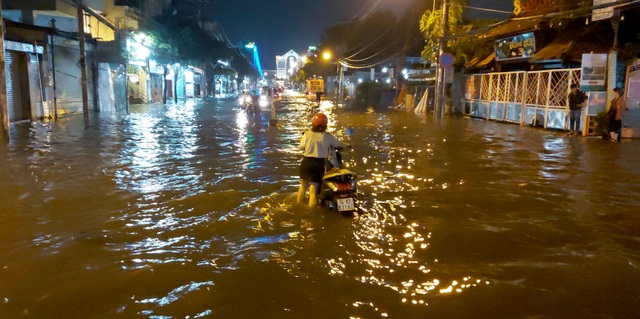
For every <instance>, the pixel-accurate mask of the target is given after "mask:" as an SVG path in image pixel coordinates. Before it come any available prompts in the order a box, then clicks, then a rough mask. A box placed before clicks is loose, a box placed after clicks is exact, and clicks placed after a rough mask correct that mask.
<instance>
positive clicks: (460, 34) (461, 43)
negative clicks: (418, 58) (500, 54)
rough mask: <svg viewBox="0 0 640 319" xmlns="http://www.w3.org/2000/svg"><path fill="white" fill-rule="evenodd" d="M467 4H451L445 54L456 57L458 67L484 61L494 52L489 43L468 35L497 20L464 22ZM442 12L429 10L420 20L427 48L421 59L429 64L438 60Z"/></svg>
mask: <svg viewBox="0 0 640 319" xmlns="http://www.w3.org/2000/svg"><path fill="white" fill-rule="evenodd" d="M464 4H465V0H451V2H450V6H449V15H448V23H447V36H446V38H447V41H446V42H445V48H444V51H446V52H449V53H451V54H453V56H454V57H455V59H456V65H464V64H465V63H467V62H468V61H469V60H471V59H472V58H473V57H476V56H480V57H485V56H487V55H489V54H490V53H491V52H492V51H493V45H492V43H491V42H490V41H486V40H482V39H479V38H478V37H476V36H475V35H473V34H469V33H468V32H469V31H470V30H471V29H472V28H480V27H482V26H486V25H489V24H491V23H494V22H495V21H494V20H474V21H464V19H463V18H462V12H463V5H464ZM442 14H443V13H442V9H441V8H438V9H436V10H426V11H425V12H424V14H423V15H422V18H421V19H420V31H421V32H422V34H423V35H424V38H425V39H426V41H425V46H424V49H423V50H422V58H423V59H424V60H426V61H431V62H435V61H437V60H438V41H439V39H440V38H441V37H442V36H443V32H442V31H443V29H442Z"/></svg>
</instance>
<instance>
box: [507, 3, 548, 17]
mask: <svg viewBox="0 0 640 319" xmlns="http://www.w3.org/2000/svg"><path fill="white" fill-rule="evenodd" d="M556 4H557V1H556V0H514V1H513V13H514V14H515V15H519V14H520V13H522V12H527V11H534V10H538V9H544V8H548V7H553V6H555V5H556Z"/></svg>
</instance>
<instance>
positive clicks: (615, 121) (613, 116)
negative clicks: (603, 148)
mask: <svg viewBox="0 0 640 319" xmlns="http://www.w3.org/2000/svg"><path fill="white" fill-rule="evenodd" d="M613 93H614V94H615V97H614V98H613V100H611V104H610V105H609V111H607V115H608V116H609V134H610V135H611V140H612V141H614V142H617V141H619V140H620V132H621V131H622V118H623V117H624V113H625V112H626V111H627V105H626V103H625V100H624V96H622V94H621V93H620V89H619V88H615V89H613Z"/></svg>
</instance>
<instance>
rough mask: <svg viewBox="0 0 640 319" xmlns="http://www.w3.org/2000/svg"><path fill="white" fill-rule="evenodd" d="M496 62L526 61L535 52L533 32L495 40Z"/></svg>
mask: <svg viewBox="0 0 640 319" xmlns="http://www.w3.org/2000/svg"><path fill="white" fill-rule="evenodd" d="M495 50H496V61H503V60H514V59H528V58H530V57H532V56H533V54H534V53H535V52H536V39H535V36H534V34H533V32H529V33H525V34H520V35H516V36H513V37H509V38H503V39H499V40H496V43H495Z"/></svg>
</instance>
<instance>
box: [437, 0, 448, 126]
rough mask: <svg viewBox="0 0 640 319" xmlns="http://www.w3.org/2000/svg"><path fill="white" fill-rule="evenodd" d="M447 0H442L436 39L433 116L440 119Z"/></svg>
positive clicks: (443, 96) (442, 111)
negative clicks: (439, 24)
mask: <svg viewBox="0 0 640 319" xmlns="http://www.w3.org/2000/svg"><path fill="white" fill-rule="evenodd" d="M448 2H449V1H448V0H442V20H441V28H442V36H441V37H440V39H439V40H438V57H437V59H438V68H437V69H436V90H435V100H434V108H433V117H434V118H437V119H441V118H443V117H444V103H445V94H444V92H445V84H444V67H443V66H442V62H441V61H440V57H442V54H443V53H444V48H445V46H446V41H445V37H446V35H447V28H448V25H449V24H448V21H449V3H448Z"/></svg>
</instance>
